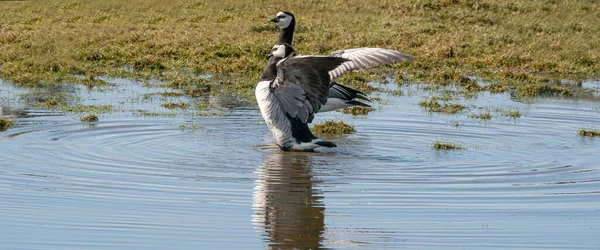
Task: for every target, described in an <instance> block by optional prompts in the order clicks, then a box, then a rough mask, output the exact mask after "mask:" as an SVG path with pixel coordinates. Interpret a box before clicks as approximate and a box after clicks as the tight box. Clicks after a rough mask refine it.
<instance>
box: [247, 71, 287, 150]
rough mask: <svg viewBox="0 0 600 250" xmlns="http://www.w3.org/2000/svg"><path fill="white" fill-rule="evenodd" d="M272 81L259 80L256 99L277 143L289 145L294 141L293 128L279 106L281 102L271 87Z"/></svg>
mask: <svg viewBox="0 0 600 250" xmlns="http://www.w3.org/2000/svg"><path fill="white" fill-rule="evenodd" d="M269 85H270V81H262V82H259V83H258V85H257V86H256V89H255V95H256V101H257V102H258V107H259V108H260V112H261V114H262V116H263V118H264V119H265V123H267V126H269V129H270V130H271V133H273V137H274V138H275V141H277V144H279V145H280V146H287V145H288V144H289V143H291V142H292V130H291V124H290V121H289V120H288V119H287V117H286V116H285V114H284V113H283V112H282V111H281V108H279V103H277V100H275V97H274V96H273V94H272V93H271V91H270V88H269Z"/></svg>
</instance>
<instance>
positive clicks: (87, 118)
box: [81, 114, 98, 122]
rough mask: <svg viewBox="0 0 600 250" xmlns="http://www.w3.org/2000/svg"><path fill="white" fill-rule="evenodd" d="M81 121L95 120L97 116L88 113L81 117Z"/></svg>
mask: <svg viewBox="0 0 600 250" xmlns="http://www.w3.org/2000/svg"><path fill="white" fill-rule="evenodd" d="M81 121H82V122H97V121H98V116H96V115H95V114H88V115H86V116H83V117H81Z"/></svg>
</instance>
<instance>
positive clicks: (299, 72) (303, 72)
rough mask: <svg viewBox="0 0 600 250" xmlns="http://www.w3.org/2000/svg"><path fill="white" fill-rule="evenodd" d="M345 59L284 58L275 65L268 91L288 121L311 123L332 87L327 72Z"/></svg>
mask: <svg viewBox="0 0 600 250" xmlns="http://www.w3.org/2000/svg"><path fill="white" fill-rule="evenodd" d="M346 61H347V59H345V58H341V57H330V56H296V57H292V56H290V57H286V58H284V59H282V60H281V61H279V62H278V63H277V78H276V79H275V80H274V81H273V83H271V92H272V93H273V95H274V96H275V98H276V100H277V102H278V103H279V107H280V108H281V109H282V111H283V112H284V113H286V115H289V116H290V117H291V118H298V119H300V121H302V122H303V123H307V122H311V121H312V117H313V114H314V113H315V112H317V111H318V110H319V109H320V108H321V106H322V105H323V104H325V102H327V94H328V91H329V87H330V86H331V78H330V76H329V72H330V71H331V70H333V69H335V68H337V67H339V66H340V65H341V64H342V63H344V62H346Z"/></svg>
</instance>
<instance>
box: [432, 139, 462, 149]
mask: <svg viewBox="0 0 600 250" xmlns="http://www.w3.org/2000/svg"><path fill="white" fill-rule="evenodd" d="M432 147H433V148H434V149H437V150H457V149H464V147H463V146H460V145H457V144H455V143H452V142H443V141H435V142H434V143H433V145H432Z"/></svg>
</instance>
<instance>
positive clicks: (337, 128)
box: [313, 121, 355, 134]
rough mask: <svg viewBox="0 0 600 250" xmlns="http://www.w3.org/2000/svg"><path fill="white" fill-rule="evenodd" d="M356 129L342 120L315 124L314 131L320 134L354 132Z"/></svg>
mask: <svg viewBox="0 0 600 250" xmlns="http://www.w3.org/2000/svg"><path fill="white" fill-rule="evenodd" d="M354 131H355V130H354V126H352V125H348V124H345V123H344V122H342V121H338V122H336V121H325V122H322V123H319V124H315V125H314V126H313V132H315V133H319V134H352V133H354Z"/></svg>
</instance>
